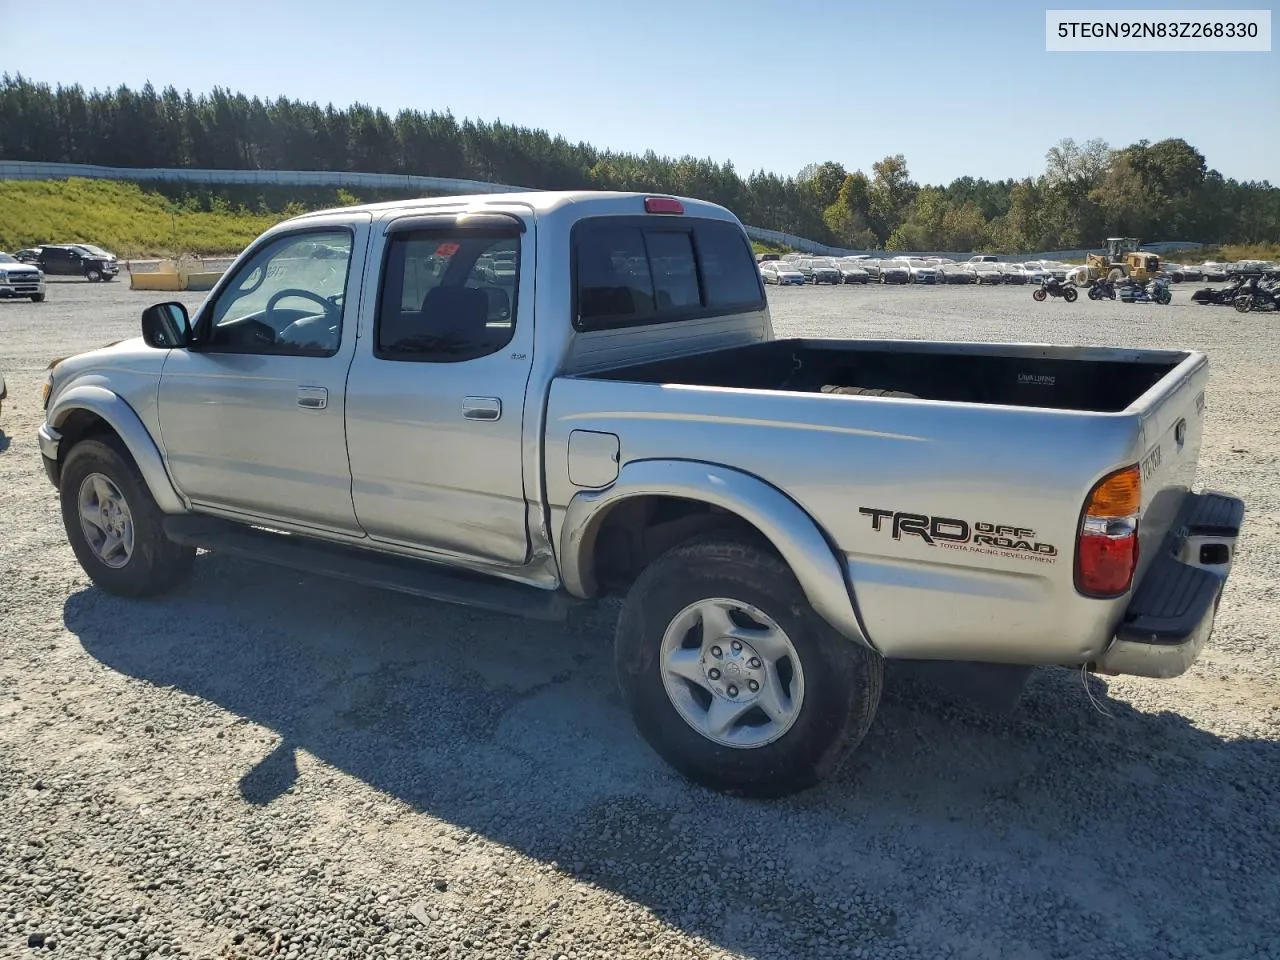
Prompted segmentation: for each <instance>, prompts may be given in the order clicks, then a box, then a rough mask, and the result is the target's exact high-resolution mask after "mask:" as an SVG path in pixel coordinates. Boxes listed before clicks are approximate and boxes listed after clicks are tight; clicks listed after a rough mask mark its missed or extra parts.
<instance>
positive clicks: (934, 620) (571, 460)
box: [39, 192, 1244, 795]
mask: <svg viewBox="0 0 1280 960" xmlns="http://www.w3.org/2000/svg"><path fill="white" fill-rule="evenodd" d="M142 334H143V335H142V337H141V338H140V339H135V340H128V341H124V342H121V343H117V344H114V345H111V346H109V347H106V348H103V349H100V350H95V351H92V352H89V353H85V354H81V355H78V356H75V357H72V358H70V359H65V360H62V361H59V362H56V363H55V364H53V365H52V366H51V369H50V371H49V376H48V380H47V383H46V389H45V405H46V416H45V421H44V424H43V425H42V426H41V428H40V432H39V433H40V436H39V439H40V447H41V450H42V453H43V456H44V464H45V467H46V470H47V472H48V475H49V478H50V479H51V480H52V481H53V483H54V484H55V486H56V487H57V488H58V491H59V494H60V498H61V506H62V516H63V519H64V522H65V527H66V533H67V536H68V538H69V540H70V543H71V546H72V548H73V549H74V551H75V553H76V556H77V558H78V559H79V561H80V563H81V564H82V565H83V567H84V569H85V571H86V572H87V573H88V575H89V576H90V577H91V578H92V580H93V581H94V582H95V583H96V584H97V585H98V586H99V587H101V588H102V589H103V590H106V591H109V592H111V593H116V594H121V595H125V596H142V595H149V594H156V593H159V592H161V591H163V590H164V589H166V588H168V587H170V586H172V585H174V584H176V583H177V582H178V581H180V580H182V579H183V578H184V577H186V576H187V575H188V574H189V573H190V571H191V569H192V565H193V561H194V557H195V554H196V550H197V548H204V549H208V550H213V551H223V552H228V553H238V554H243V555H245V556H248V557H251V558H253V559H256V560H260V561H268V562H274V563H279V564H284V565H287V566H291V567H294V568H298V569H302V570H307V571H312V572H315V573H320V574H329V575H334V576H340V577H346V578H350V579H354V580H356V581H359V582H363V583H367V584H370V585H378V586H383V587H389V588H392V589H397V590H402V591H406V592H409V593H415V594H418V595H421V596H426V597H431V598H436V599H438V600H443V601H450V602H458V603H466V604H473V605H477V606H481V607H486V608H489V609H492V610H497V611H502V612H505V613H510V614H521V615H526V616H535V617H564V616H567V615H568V614H569V612H570V610H571V609H572V608H573V607H574V606H575V605H577V604H579V603H582V602H586V601H590V600H593V599H595V598H600V597H605V596H609V595H615V596H622V597H623V598H624V600H623V606H622V612H621V615H620V618H619V622H618V627H617V631H616V637H615V639H614V649H615V659H616V670H617V678H618V682H619V684H620V687H621V691H622V696H623V698H624V700H625V702H626V704H627V706H628V707H629V708H630V710H631V713H632V715H633V717H634V720H635V723H636V725H637V727H638V728H639V730H640V731H641V733H642V734H643V736H644V737H645V739H646V740H647V741H648V742H649V743H650V744H651V745H652V747H653V748H654V749H655V750H656V751H657V752H658V753H659V754H660V755H661V756H662V757H663V758H665V759H666V760H667V761H668V762H669V763H670V764H671V765H672V766H674V767H675V768H676V769H677V770H679V771H681V772H682V773H683V774H684V775H686V776H688V777H690V778H691V779H693V780H696V781H698V782H700V783H703V784H706V785H709V786H711V787H713V788H715V789H718V790H723V791H726V792H733V793H741V794H754V795H781V794H785V793H788V792H791V791H795V790H799V789H803V788H805V787H807V786H809V785H812V784H814V783H816V782H817V781H818V780H820V779H821V778H822V777H824V776H825V775H827V774H828V773H830V772H831V771H832V770H833V769H835V768H836V766H837V765H838V763H839V761H840V760H841V759H842V758H843V757H844V756H846V755H847V753H848V752H849V751H850V750H851V749H853V747H854V746H855V745H856V744H857V743H858V742H859V741H860V740H861V738H862V737H863V735H864V734H865V733H866V731H867V728H868V726H869V725H870V723H871V720H872V717H873V716H874V714H875V711H876V708H877V704H878V701H879V698H880V691H881V686H882V677H883V670H884V665H885V662H886V660H893V659H897V660H914V661H927V662H930V663H932V664H934V665H935V666H939V665H940V666H941V671H942V673H944V674H945V673H947V672H948V671H950V670H952V669H954V670H956V671H960V670H963V669H967V668H971V667H972V666H973V665H974V664H980V665H985V666H986V667H990V668H991V669H992V670H1001V671H1005V672H1006V673H1008V672H1009V671H1012V672H1013V673H1014V675H1016V676H1021V677H1022V678H1023V682H1025V674H1026V673H1027V672H1029V671H1030V670H1031V669H1032V668H1033V667H1036V666H1065V667H1071V668H1075V669H1086V670H1093V671H1097V672H1099V673H1104V674H1135V675H1139V676H1145V677H1171V676H1175V675H1177V674H1180V673H1182V672H1183V671H1185V670H1186V669H1187V668H1188V667H1189V666H1190V664H1191V663H1192V661H1193V660H1194V659H1195V658H1196V656H1197V655H1198V653H1199V651H1200V650H1201V648H1202V645H1203V644H1204V643H1205V640H1206V639H1207V637H1208V636H1209V634H1210V632H1211V630H1212V627H1213V621H1214V616H1215V613H1216V610H1217V605H1218V601H1219V597H1220V596H1221V591H1222V588H1223V585H1224V582H1225V579H1226V576H1227V573H1228V571H1229V570H1230V567H1231V563H1232V560H1233V556H1234V549H1235V542H1236V538H1237V535H1238V534H1239V531H1240V525H1241V522H1242V518H1243V512H1244V511H1243V505H1242V503H1241V501H1240V500H1238V499H1236V498H1233V497H1230V496H1226V495H1223V494H1218V493H1211V492H1202V493H1194V492H1192V486H1193V482H1194V479H1195V473H1196V461H1197V457H1198V453H1199V448H1200V443H1201V434H1202V429H1203V424H1204V414H1205V388H1206V385H1207V383H1208V378H1209V369H1208V364H1207V360H1206V358H1205V357H1204V356H1203V355H1201V354H1199V353H1194V352H1188V351H1181V350H1129V349H1119V348H1114V349H1098V348H1084V347H1055V346H1041V345H1024V344H1017V345H1008V344H988V343H935V342H919V341H885V340H808V339H778V338H775V337H774V334H773V329H772V326H771V322H770V316H769V309H768V304H767V300H766V296H765V290H764V287H763V285H762V283H761V279H760V275H759V272H758V269H757V266H756V264H755V262H754V258H753V255H752V251H751V247H750V245H749V243H748V240H747V237H746V235H745V233H744V231H743V229H742V226H741V224H740V223H739V222H738V221H737V220H736V219H735V218H734V217H733V215H732V214H730V213H729V212H728V211H727V210H725V209H723V208H721V207H718V206H715V205H712V204H708V203H702V202H699V201H695V200H689V199H680V198H675V197H667V196H644V195H641V194H623V193H591V192H571V193H551V192H548V193H540V192H532V193H512V194H498V195H488V196H471V197H449V198H439V199H431V200H418V201H405V202H397V203H389V204H375V205H370V206H356V207H348V208H345V209H341V210H331V211H323V212H318V213H312V214H307V215H304V216H301V217H297V218H295V219H292V220H289V221H287V222H284V223H281V224H279V225H277V226H276V227H274V228H272V229H271V230H269V231H267V232H266V233H265V234H263V235H262V237H260V238H259V239H258V240H257V241H255V242H254V243H253V244H252V245H251V246H250V247H249V248H248V249H247V250H245V251H244V253H243V254H242V255H241V256H240V257H239V258H238V260H237V261H236V263H235V264H234V265H233V266H232V268H231V269H230V270H229V271H228V272H227V273H226V275H225V276H224V277H222V279H221V280H220V281H219V283H218V284H217V286H216V287H215V288H214V289H213V291H212V292H211V293H210V294H209V296H208V298H207V299H206V300H205V301H204V303H203V304H202V305H201V306H200V308H199V309H198V310H197V311H196V313H195V315H194V316H193V317H192V316H189V315H188V312H187V310H186V309H185V308H184V307H183V306H182V305H181V304H178V303H164V304H158V305H156V306H153V307H150V308H148V309H147V310H146V311H145V312H144V313H143V315H142ZM1019 689H1020V688H1019Z"/></svg>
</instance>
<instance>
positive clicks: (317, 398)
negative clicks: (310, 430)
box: [298, 387, 329, 410]
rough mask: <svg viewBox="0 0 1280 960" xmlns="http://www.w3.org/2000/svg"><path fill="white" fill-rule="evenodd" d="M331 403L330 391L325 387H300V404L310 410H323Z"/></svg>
mask: <svg viewBox="0 0 1280 960" xmlns="http://www.w3.org/2000/svg"><path fill="white" fill-rule="evenodd" d="M328 405H329V391H328V390H326V389H325V388H324V387H299V388H298V406H300V407H305V408H306V409H308V410H323V409H324V408H325V407H327V406H328Z"/></svg>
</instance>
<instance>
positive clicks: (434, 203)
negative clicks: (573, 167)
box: [292, 190, 737, 221]
mask: <svg viewBox="0 0 1280 960" xmlns="http://www.w3.org/2000/svg"><path fill="white" fill-rule="evenodd" d="M645 197H663V198H669V199H673V200H678V201H680V203H681V204H683V205H684V210H685V214H690V215H694V216H699V217H710V218H712V219H716V220H726V219H734V220H736V219H737V218H736V217H735V216H734V215H733V214H732V213H731V212H730V211H729V210H727V209H726V208H724V207H722V206H720V205H719V204H715V203H709V202H708V201H706V200H695V199H693V198H692V197H679V196H674V195H672V194H666V193H662V194H658V193H639V192H630V191H621V190H518V191H516V190H513V191H507V192H505V193H472V194H461V195H457V196H448V197H417V198H410V199H407V200H388V201H384V202H382V203H362V204H353V205H352V206H348V207H329V208H327V209H325V210H313V211H309V212H308V213H304V214H301V215H299V216H297V217H294V218H292V220H293V221H298V220H305V219H307V218H309V217H319V216H325V215H330V214H335V213H357V212H363V213H370V214H373V215H374V216H375V217H376V216H377V215H378V214H384V213H391V212H395V213H410V212H413V211H416V210H424V211H428V210H431V209H435V208H449V209H455V210H457V209H463V210H468V209H477V208H483V207H492V206H511V205H512V204H516V205H519V206H525V207H529V208H531V209H532V210H533V213H534V214H535V215H536V216H543V215H545V214H548V213H553V212H555V211H557V210H561V209H563V208H565V207H568V206H570V205H573V204H591V205H593V206H602V207H606V208H612V210H608V209H606V210H605V211H602V212H605V213H607V212H615V213H619V214H621V213H627V212H631V213H643V212H644V208H643V206H642V205H641V204H638V203H634V202H633V201H637V200H643V199H644V198H645Z"/></svg>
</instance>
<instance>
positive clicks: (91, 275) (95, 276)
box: [84, 268, 102, 283]
mask: <svg viewBox="0 0 1280 960" xmlns="http://www.w3.org/2000/svg"><path fill="white" fill-rule="evenodd" d="M84 276H85V279H86V280H88V281H89V282H90V283H97V282H98V281H99V280H101V279H102V274H101V273H99V272H98V271H97V270H95V269H93V268H90V269H89V270H87V271H85V275H84Z"/></svg>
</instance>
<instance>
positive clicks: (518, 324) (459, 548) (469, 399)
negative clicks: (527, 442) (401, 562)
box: [347, 213, 534, 566]
mask: <svg viewBox="0 0 1280 960" xmlns="http://www.w3.org/2000/svg"><path fill="white" fill-rule="evenodd" d="M530 227H531V225H530ZM533 253H534V250H533V231H532V229H529V232H527V233H526V223H525V221H523V220H521V219H520V218H518V217H515V216H511V215H506V214H497V213H495V214H481V215H475V214H473V215H469V216H466V217H456V216H454V215H451V214H445V215H440V214H436V215H432V216H426V217H412V218H404V219H402V220H399V221H393V222H392V223H391V225H390V226H389V227H388V235H387V239H386V248H385V250H384V252H383V255H382V257H381V258H380V259H381V262H382V264H383V268H382V276H381V279H380V287H379V289H378V290H377V291H376V292H374V294H373V300H372V302H371V303H368V304H367V308H368V309H367V314H366V315H372V316H373V318H374V321H373V325H372V326H373V329H372V332H371V334H364V333H362V336H365V335H368V336H369V337H370V339H371V340H372V343H371V344H369V345H367V346H364V347H362V349H360V350H359V351H358V352H357V354H356V357H355V360H354V361H353V363H352V366H351V374H350V378H349V379H348V382H347V428H348V429H347V451H348V454H349V456H350V460H351V477H352V486H351V494H352V500H353V501H354V503H355V511H356V516H357V517H358V518H359V521H360V525H361V526H362V527H363V528H364V529H365V530H366V531H368V533H369V536H370V537H372V538H373V539H375V540H382V541H385V542H387V543H389V544H397V545H403V546H410V547H416V548H419V549H423V550H427V551H430V552H433V553H439V554H442V555H446V556H454V557H465V558H471V559H476V560H480V561H483V562H486V563H490V564H497V565H505V566H518V565H521V564H523V563H524V562H525V560H526V557H527V555H528V550H529V541H528V528H527V525H526V519H525V491H524V474H523V463H524V459H523V458H524V452H523V449H522V439H523V430H522V424H523V418H524V400H525V386H526V384H527V382H528V379H529V372H530V369H531V367H532V363H533V319H534V316H533V303H534V286H533V270H534V256H533Z"/></svg>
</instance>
